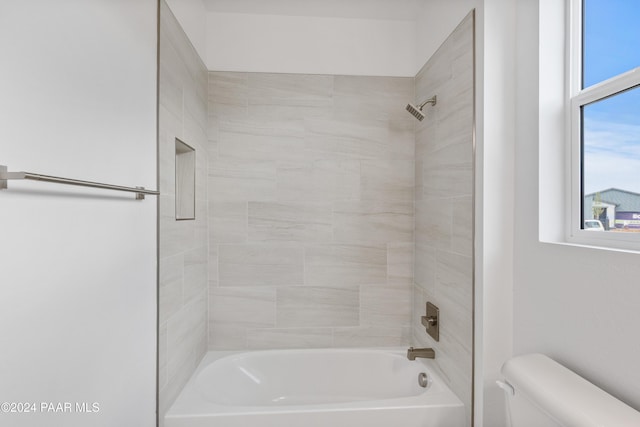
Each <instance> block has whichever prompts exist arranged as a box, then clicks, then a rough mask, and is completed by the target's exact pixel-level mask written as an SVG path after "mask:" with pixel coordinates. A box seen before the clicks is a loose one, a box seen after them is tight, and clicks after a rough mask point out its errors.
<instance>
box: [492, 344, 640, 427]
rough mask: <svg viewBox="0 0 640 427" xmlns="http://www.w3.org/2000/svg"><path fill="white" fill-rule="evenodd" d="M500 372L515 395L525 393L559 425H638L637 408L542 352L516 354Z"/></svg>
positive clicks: (612, 426) (591, 426) (595, 426)
mask: <svg viewBox="0 0 640 427" xmlns="http://www.w3.org/2000/svg"><path fill="white" fill-rule="evenodd" d="M501 372H502V375H503V376H504V378H505V379H506V380H507V381H508V382H509V384H511V385H512V386H513V387H514V389H515V393H516V395H517V394H518V393H522V394H523V395H525V396H527V397H528V399H529V400H530V401H531V402H532V403H533V404H535V405H536V406H537V407H538V408H539V409H540V410H542V411H543V412H545V413H547V414H548V415H550V416H551V417H552V418H554V419H555V420H556V421H558V422H559V423H560V425H563V426H567V427H569V426H580V427H609V426H610V427H614V426H615V427H632V426H633V427H638V426H640V412H638V411H636V410H635V409H633V408H631V407H630V406H628V405H626V404H625V403H623V402H621V401H620V400H618V399H616V398H615V397H613V396H611V395H610V394H608V393H607V392H605V391H604V390H602V389H600V388H598V387H596V386H595V385H593V384H592V383H590V382H589V381H587V380H585V379H584V378H582V377H581V376H579V375H577V374H575V373H574V372H572V371H571V370H569V369H567V368H565V367H564V366H562V365H561V364H559V363H558V362H556V361H554V360H552V359H550V358H549V357H547V356H545V355H543V354H537V353H535V354H525V355H521V356H516V357H514V358H512V359H509V360H508V361H507V362H505V364H504V365H502V371H501Z"/></svg>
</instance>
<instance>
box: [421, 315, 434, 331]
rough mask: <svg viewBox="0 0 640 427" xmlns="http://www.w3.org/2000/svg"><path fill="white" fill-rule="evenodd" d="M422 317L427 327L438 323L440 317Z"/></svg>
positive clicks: (423, 323)
mask: <svg viewBox="0 0 640 427" xmlns="http://www.w3.org/2000/svg"><path fill="white" fill-rule="evenodd" d="M421 319H422V325H423V326H426V328H427V329H429V328H430V327H432V326H436V325H437V324H438V318H437V317H436V316H428V317H427V316H422V318H421Z"/></svg>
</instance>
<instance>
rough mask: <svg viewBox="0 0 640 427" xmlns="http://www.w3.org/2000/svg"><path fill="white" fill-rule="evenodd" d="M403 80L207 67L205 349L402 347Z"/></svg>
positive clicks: (405, 316) (409, 183) (409, 166)
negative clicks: (207, 292) (233, 71)
mask: <svg viewBox="0 0 640 427" xmlns="http://www.w3.org/2000/svg"><path fill="white" fill-rule="evenodd" d="M413 93H414V87H413V79H411V78H390V77H349V76H325V75H299V74H298V75H294V74H262V73H227V72H210V73H209V138H210V140H209V182H208V189H209V254H210V255H209V266H210V269H209V347H210V348H211V349H264V348H289V347H294V348H297V347H334V346H335V347H353V346H391V345H406V344H408V343H409V336H410V333H409V327H410V314H411V292H412V284H413V265H412V263H413V222H414V220H413V210H414V206H413V192H414V126H415V119H413V118H412V117H411V116H410V115H408V114H407V113H406V112H405V111H404V106H405V105H406V103H407V102H408V101H410V100H411V99H413Z"/></svg>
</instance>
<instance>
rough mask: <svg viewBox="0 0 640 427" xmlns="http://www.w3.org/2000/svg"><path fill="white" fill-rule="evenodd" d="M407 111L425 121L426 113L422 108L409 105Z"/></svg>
mask: <svg viewBox="0 0 640 427" xmlns="http://www.w3.org/2000/svg"><path fill="white" fill-rule="evenodd" d="M407 111H408V112H409V113H411V115H412V116H413V117H415V118H416V119H418V120H420V121H422V120H423V119H424V113H423V112H422V108H418V107H416V106H415V105H413V104H407Z"/></svg>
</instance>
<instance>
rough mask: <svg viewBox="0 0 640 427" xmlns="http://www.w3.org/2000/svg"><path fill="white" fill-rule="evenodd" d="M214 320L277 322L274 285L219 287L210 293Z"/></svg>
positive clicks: (220, 323)
mask: <svg viewBox="0 0 640 427" xmlns="http://www.w3.org/2000/svg"><path fill="white" fill-rule="evenodd" d="M210 299H211V303H210V310H211V313H210V316H209V317H210V322H211V323H212V324H213V325H215V326H227V327H230V326H236V327H244V328H268V327H274V326H275V323H276V291H275V289H274V288H262V287H258V288H256V287H247V288H224V287H219V288H215V289H213V290H212V292H211V293H210Z"/></svg>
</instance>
